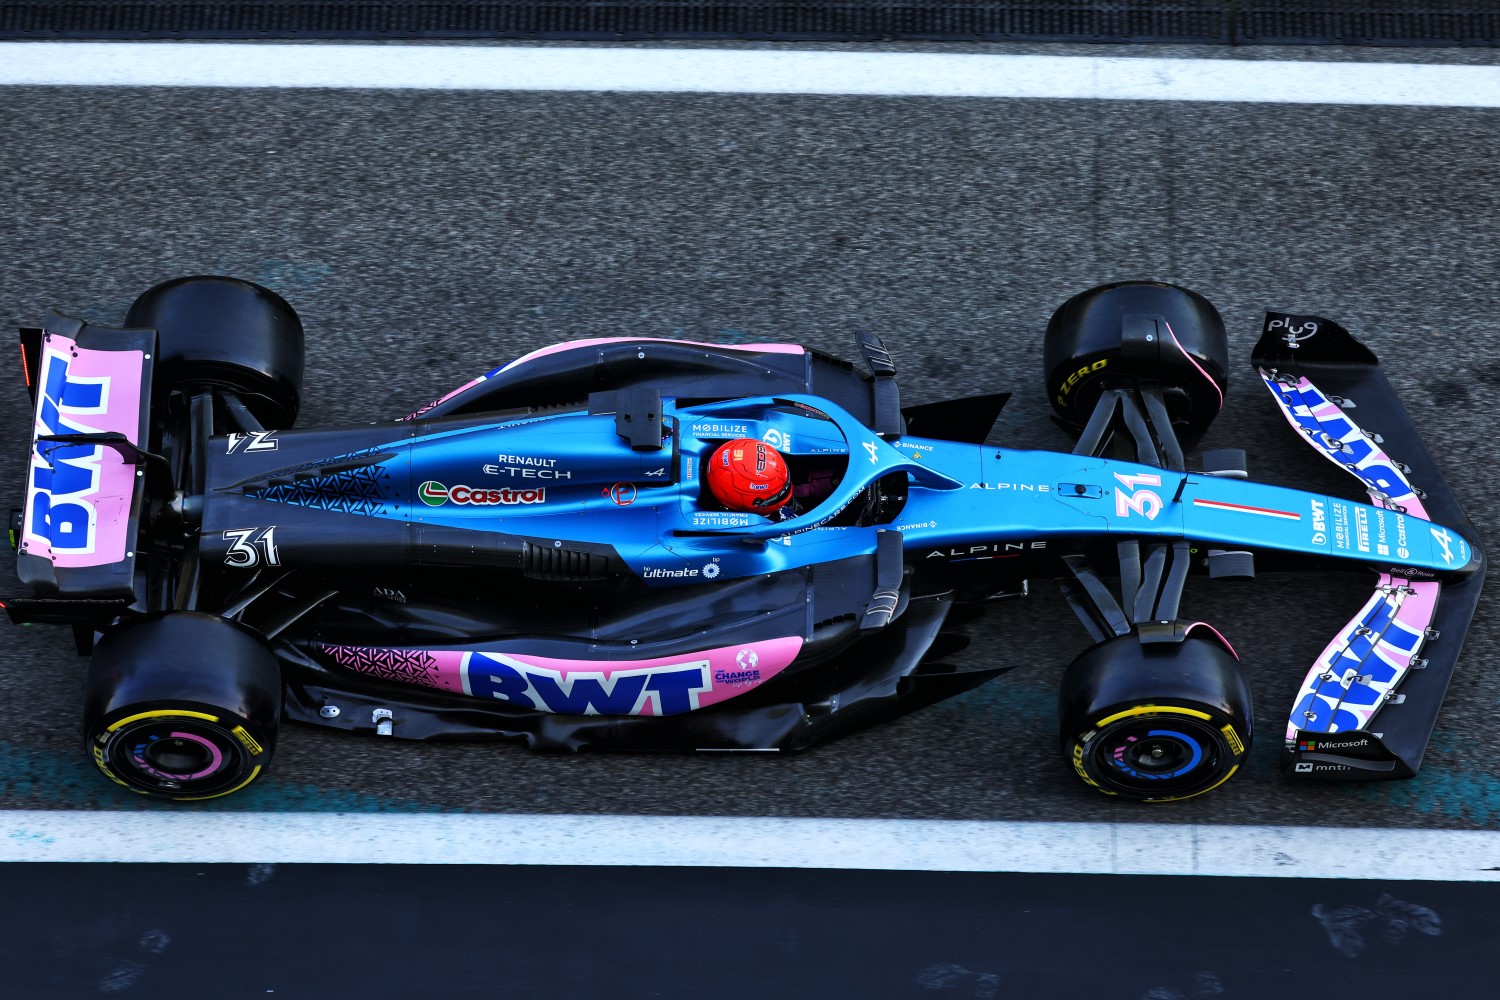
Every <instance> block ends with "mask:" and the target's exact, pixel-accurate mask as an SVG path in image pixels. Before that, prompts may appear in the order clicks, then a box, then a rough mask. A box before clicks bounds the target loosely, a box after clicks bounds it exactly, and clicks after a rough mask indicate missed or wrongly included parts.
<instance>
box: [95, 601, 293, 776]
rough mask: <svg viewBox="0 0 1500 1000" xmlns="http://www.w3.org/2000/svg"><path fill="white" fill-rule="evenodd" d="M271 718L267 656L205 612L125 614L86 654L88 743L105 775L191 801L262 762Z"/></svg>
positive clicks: (276, 719) (275, 715) (272, 681)
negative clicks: (89, 656) (134, 616)
mask: <svg viewBox="0 0 1500 1000" xmlns="http://www.w3.org/2000/svg"><path fill="white" fill-rule="evenodd" d="M280 718H281V678H280V669H279V668H278V666H277V664H276V658H275V656H274V655H273V654H272V653H271V651H270V649H269V648H267V646H266V644H265V642H264V641H263V640H261V638H260V637H259V636H258V635H256V634H255V633H253V632H252V631H251V630H249V629H247V628H245V627H244V626H242V625H240V624H238V623H237V622H232V621H229V620H227V619H224V618H219V617H217V616H215V615H208V614H201V613H199V612H195V611H172V612H165V613H161V614H157V615H154V616H150V617H147V618H144V619H140V620H137V621H129V622H125V623H123V624H121V625H120V626H119V627H117V628H116V629H115V630H114V631H112V632H110V633H108V634H107V635H106V636H105V637H104V638H103V639H101V640H100V642H99V644H98V646H97V647H96V649H95V651H94V656H93V660H92V662H91V663H90V664H89V672H88V682H87V686H86V693H85V702H84V739H85V744H86V747H87V750H88V753H89V755H90V757H91V758H92V760H93V761H94V763H95V765H96V766H97V767H98V768H99V770H101V771H102V772H104V775H105V777H107V778H109V779H110V780H111V781H114V782H115V783H117V784H120V785H123V786H124V787H126V788H129V789H130V790H131V791H135V792H139V793H141V794H143V795H148V796H151V797H152V798H158V799H168V800H173V801H179V802H191V801H196V800H200V799H211V798H216V797H218V796H221V795H228V794H229V793H231V792H236V791H239V790H240V789H241V788H244V787H245V786H246V785H248V784H250V783H251V782H252V781H254V780H255V779H256V778H257V777H259V776H260V773H261V772H262V771H263V770H264V769H265V767H266V765H267V764H269V763H270V760H271V752H272V750H273V748H274V746H275V742H276V734H277V729H278V726H279V723H280Z"/></svg>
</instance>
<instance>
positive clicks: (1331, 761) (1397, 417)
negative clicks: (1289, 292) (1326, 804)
mask: <svg viewBox="0 0 1500 1000" xmlns="http://www.w3.org/2000/svg"><path fill="white" fill-rule="evenodd" d="M1252 359H1253V361H1254V363H1255V365H1256V368H1257V369H1258V370H1259V373H1260V376H1261V379H1262V380H1263V381H1264V382H1265V384H1266V386H1267V387H1268V388H1269V389H1270V390H1271V393H1272V395H1273V397H1274V398H1275V400H1276V403H1277V405H1278V406H1279V407H1280V409H1281V411H1282V413H1283V415H1284V416H1285V417H1286V418H1287V420H1288V422H1289V423H1290V424H1291V425H1292V427H1293V428H1295V429H1296V430H1297V431H1298V432H1299V433H1300V434H1301V435H1302V436H1303V438H1304V439H1305V440H1306V441H1307V442H1308V443H1309V444H1311V445H1312V446H1313V447H1314V448H1316V449H1317V450H1318V451H1319V452H1320V453H1321V454H1323V455H1324V456H1325V457H1327V458H1329V459H1330V460H1331V461H1333V462H1334V463H1336V464H1338V465H1339V466H1340V467H1341V468H1343V469H1345V470H1346V471H1348V472H1350V473H1352V474H1353V475H1354V476H1355V477H1356V478H1358V479H1359V480H1360V481H1361V482H1362V483H1363V484H1364V486H1365V488H1366V490H1367V491H1368V492H1369V494H1370V497H1371V502H1372V503H1374V504H1375V505H1376V506H1377V507H1383V508H1386V509H1392V510H1399V511H1402V512H1404V513H1407V514H1410V515H1415V516H1417V517H1422V518H1426V519H1428V520H1430V521H1434V522H1438V523H1439V524H1441V525H1451V526H1453V527H1454V528H1457V529H1459V530H1460V531H1462V532H1463V533H1464V534H1465V535H1467V536H1468V537H1469V538H1471V539H1476V540H1477V539H1478V537H1479V535H1478V532H1477V531H1476V530H1475V528H1474V526H1473V524H1472V523H1470V521H1469V519H1468V518H1467V517H1466V516H1465V515H1464V512H1463V509H1462V507H1461V506H1460V505H1459V502H1458V498H1457V496H1456V495H1455V494H1454V492H1453V490H1452V488H1451V487H1449V485H1448V483H1447V482H1446V481H1445V480H1444V479H1443V476H1442V473H1441V472H1440V471H1439V469H1438V466H1437V463H1436V461H1435V460H1434V459H1433V456H1432V454H1431V452H1430V451H1429V450H1428V448H1427V446H1426V444H1425V443H1424V442H1423V441H1422V437H1421V435H1420V434H1419V433H1418V432H1417V429H1416V426H1415V425H1414V424H1413V423H1412V420H1411V417H1410V416H1409V415H1408V414H1407V412H1406V409H1405V408H1404V407H1403V406H1402V405H1401V401H1400V399H1399V398H1398V397H1397V395H1396V392H1395V390H1394V389H1392V388H1391V385H1390V382H1388V381H1387V380H1386V377H1385V374H1384V373H1383V372H1382V371H1381V370H1380V366H1379V362H1378V360H1377V359H1376V357H1375V355H1374V354H1373V353H1372V352H1371V351H1369V350H1368V349H1367V348H1366V347H1364V345H1362V344H1360V343H1359V341H1357V340H1355V338H1354V337H1353V336H1351V335H1350V334H1349V333H1348V332H1347V331H1346V330H1344V329H1343V328H1342V327H1340V326H1339V325H1338V324H1336V323H1332V322H1330V321H1328V320H1325V319H1321V318H1319V317H1315V316H1292V315H1288V314H1285V313H1268V314H1267V315H1266V323H1265V328H1264V331H1263V332H1262V335H1261V339H1260V342H1259V343H1258V344H1257V345H1256V347H1255V351H1254V353H1253V355H1252ZM1391 520H1392V521H1393V522H1400V519H1395V518H1393V519H1391ZM1383 529H1384V521H1381V522H1380V523H1379V525H1376V526H1371V525H1342V526H1340V525H1329V526H1328V530H1330V531H1338V530H1342V531H1344V532H1346V533H1348V534H1349V535H1350V538H1351V542H1350V543H1351V544H1356V545H1358V546H1359V547H1360V548H1361V549H1362V550H1364V549H1365V547H1366V546H1368V550H1369V551H1370V553H1371V555H1372V557H1374V558H1375V559H1378V558H1379V557H1380V556H1383V555H1389V556H1391V558H1392V566H1391V567H1390V569H1389V570H1388V571H1387V572H1385V573H1383V574H1381V576H1380V578H1379V580H1378V582H1377V584H1376V587H1375V591H1374V593H1373V594H1372V595H1371V597H1370V599H1369V600H1368V601H1367V602H1366V603H1365V605H1364V607H1363V608H1361V609H1360V611H1359V612H1358V613H1357V614H1356V615H1355V616H1354V617H1353V618H1352V619H1350V621H1349V623H1348V624H1347V625H1346V626H1344V628H1343V629H1341V630H1340V631H1339V633H1338V634H1337V635H1336V636H1335V637H1334V638H1333V640H1332V641H1331V642H1330V643H1329V644H1328V645H1327V646H1326V647H1325V648H1324V649H1323V651H1322V653H1320V654H1319V655H1318V657H1317V659H1316V660H1314V662H1313V664H1312V666H1311V668H1310V669H1309V670H1308V672H1307V676H1306V677H1305V678H1304V680H1303V682H1302V684H1301V686H1300V688H1299V689H1298V692H1297V696H1296V698H1295V700H1294V703H1293V706H1292V710H1291V713H1290V715H1289V718H1288V720H1287V726H1286V752H1285V755H1284V757H1283V768H1284V770H1285V772H1286V773H1287V774H1288V775H1289V776H1291V777H1295V778H1335V779H1346V780H1371V779H1382V778H1409V777H1411V776H1412V775H1414V774H1416V773H1417V771H1418V769H1419V768H1421V766H1422V757H1423V755H1424V754H1425V752H1426V750H1427V743H1428V740H1429V739H1430V738H1431V735H1432V730H1433V727H1434V725H1435V724H1436V721H1437V714H1438V711H1439V709H1440V708H1441V706H1442V701H1443V696H1444V694H1445V692H1446V691H1447V689H1448V683H1449V681H1450V679H1451V678H1452V676H1453V670H1454V666H1455V665H1456V663H1457V661H1458V654H1459V651H1460V649H1461V648H1462V646H1463V640H1464V636H1465V634H1466V633H1467V632H1468V628H1469V622H1470V621H1471V620H1472V618H1473V616H1474V610H1475V607H1476V606H1477V604H1478V602H1479V594H1480V590H1481V589H1482V588H1483V586H1484V575H1485V566H1484V556H1483V553H1482V552H1480V551H1478V550H1477V547H1476V550H1475V551H1474V552H1472V553H1471V552H1469V551H1468V547H1467V545H1466V544H1465V543H1464V542H1463V541H1462V540H1460V539H1454V538H1453V537H1452V535H1451V533H1449V532H1447V531H1446V530H1445V529H1444V528H1442V527H1439V526H1437V525H1434V526H1432V527H1431V528H1430V530H1431V532H1432V535H1433V539H1434V541H1435V542H1436V543H1437V544H1438V546H1439V547H1440V548H1441V550H1442V551H1443V552H1444V554H1445V555H1449V556H1451V557H1452V560H1453V566H1454V569H1455V570H1457V569H1462V568H1464V567H1465V566H1468V567H1470V569H1471V571H1470V572H1468V573H1467V575H1462V576H1455V577H1452V578H1446V579H1444V580H1442V581H1441V582H1439V581H1437V580H1434V579H1428V578H1427V576H1428V574H1426V573H1421V572H1418V571H1413V570H1411V569H1410V568H1406V569H1403V568H1402V567H1401V566H1400V565H1399V561H1400V559H1402V558H1403V557H1404V554H1405V539H1404V538H1400V537H1389V538H1387V537H1384V531H1383Z"/></svg>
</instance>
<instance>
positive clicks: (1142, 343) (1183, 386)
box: [1042, 281, 1229, 448]
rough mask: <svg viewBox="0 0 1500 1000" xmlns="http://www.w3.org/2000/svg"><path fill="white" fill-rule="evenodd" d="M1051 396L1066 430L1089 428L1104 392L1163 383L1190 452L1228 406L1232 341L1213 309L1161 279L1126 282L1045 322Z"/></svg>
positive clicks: (1084, 297)
mask: <svg viewBox="0 0 1500 1000" xmlns="http://www.w3.org/2000/svg"><path fill="white" fill-rule="evenodd" d="M1042 360H1043V368H1044V372H1045V377H1046V388H1047V395H1048V398H1049V399H1050V400H1051V402H1052V409H1053V411H1054V412H1055V413H1056V414H1057V416H1058V419H1059V420H1060V421H1061V422H1062V424H1063V426H1064V427H1066V428H1067V429H1068V430H1069V431H1071V432H1072V433H1073V434H1074V435H1075V436H1076V435H1077V434H1078V433H1079V432H1080V431H1082V430H1083V426H1084V424H1086V423H1087V422H1088V419H1089V415H1090V414H1091V413H1092V412H1093V410H1094V404H1095V403H1097V402H1098V401H1099V396H1100V395H1101V394H1102V393H1103V392H1104V390H1105V389H1108V388H1115V387H1126V386H1129V385H1131V384H1134V383H1148V382H1149V383H1154V384H1156V385H1159V386H1160V387H1161V390H1162V395H1163V396H1164V397H1165V399H1166V404H1167V414H1168V416H1169V417H1170V418H1171V421H1172V427H1173V430H1174V431H1175V432H1176V434H1177V438H1178V440H1179V441H1180V442H1181V443H1182V445H1183V447H1184V448H1189V447H1192V446H1193V445H1194V444H1196V443H1197V441H1198V439H1199V438H1201V437H1202V436H1203V432H1204V431H1206V430H1208V426H1209V424H1211V423H1212V422H1213V419H1214V417H1215V416H1217V415H1218V412H1219V410H1220V409H1221V408H1222V407H1223V405H1224V393H1225V392H1226V391H1227V389H1228V387H1229V378H1228V372H1229V339H1228V337H1227V335H1226V334H1225V332H1224V321H1223V320H1222V319H1221V318H1220V317H1219V313H1218V310H1216V309H1215V308H1214V307H1213V305H1212V303H1210V302H1209V301H1208V300H1207V299H1205V298H1204V297H1203V296H1201V295H1199V294H1198V293H1197V292H1193V291H1189V290H1188V289H1186V288H1182V287H1179V286H1177V285H1169V284H1165V283H1163V282H1159V281H1121V282H1116V283H1114V284H1110V285H1100V286H1099V287H1097V288H1091V289H1089V290H1088V291H1086V292H1082V293H1080V294H1078V295H1075V296H1073V297H1072V298H1071V299H1069V300H1068V301H1066V302H1064V303H1063V304H1062V305H1061V306H1059V307H1058V309H1057V311H1056V312H1055V313H1053V314H1052V319H1051V321H1050V322H1049V323H1048V324H1047V334H1046V338H1045V340H1044V341H1043V345H1042Z"/></svg>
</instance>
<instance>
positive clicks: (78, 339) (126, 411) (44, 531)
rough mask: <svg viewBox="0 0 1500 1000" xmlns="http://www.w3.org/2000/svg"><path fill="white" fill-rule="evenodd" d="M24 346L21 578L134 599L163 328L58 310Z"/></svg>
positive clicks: (46, 593)
mask: <svg viewBox="0 0 1500 1000" xmlns="http://www.w3.org/2000/svg"><path fill="white" fill-rule="evenodd" d="M21 348H22V360H23V363H24V364H25V365H26V369H27V385H28V389H29V390H30V391H31V394H32V399H33V402H34V407H33V410H32V414H33V418H32V432H31V457H30V461H29V463H28V465H27V469H26V485H25V506H24V509H23V512H22V518H21V525H20V531H19V533H18V537H17V540H16V544H17V552H18V555H17V557H16V572H17V575H18V576H20V578H21V580H22V582H24V583H26V584H29V585H30V586H32V587H33V588H35V589H36V591H37V593H38V594H39V595H41V596H43V597H52V598H91V599H114V600H129V599H130V598H132V596H133V594H134V591H135V561H136V539H137V533H138V530H139V527H140V517H141V509H142V503H143V498H144V495H145V489H144V487H145V477H144V474H143V470H142V469H141V468H140V462H141V457H140V456H141V451H142V450H143V449H145V448H147V447H148V446H149V410H150V405H151V373H152V355H153V353H154V352H155V350H156V331H154V330H110V329H104V328H101V327H95V326H88V325H86V324H84V323H83V322H82V321H80V320H76V319H69V318H68V317H66V316H61V315H58V314H57V313H49V314H48V315H47V319H46V322H45V327H44V329H43V330H41V331H36V330H23V331H22V334H21Z"/></svg>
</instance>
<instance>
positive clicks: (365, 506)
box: [245, 452, 391, 514]
mask: <svg viewBox="0 0 1500 1000" xmlns="http://www.w3.org/2000/svg"><path fill="white" fill-rule="evenodd" d="M372 453H373V452H372ZM356 457H358V456H345V457H344V458H343V459H324V460H322V461H319V462H316V463H312V464H311V465H309V466H307V467H308V468H317V467H318V466H327V465H333V464H335V463H337V462H341V461H348V460H350V459H352V458H356ZM294 472H295V470H293V469H284V470H278V471H277V472H275V473H273V474H272V475H274V476H275V477H276V478H278V479H279V478H283V477H285V476H287V475H288V474H291V473H294ZM390 479H391V474H390V471H389V470H388V469H386V467H385V466H384V465H366V466H363V467H361V468H358V469H346V470H343V471H340V472H334V473H331V474H329V475H325V476H308V477H306V478H299V479H294V480H292V481H291V482H289V483H276V484H274V485H269V486H247V487H246V488H245V495H246V496H248V497H255V498H257V499H260V500H272V501H275V502H277V503H289V504H296V505H297V506H299V507H316V508H317V509H319V510H337V511H342V512H344V513H346V514H377V513H381V512H383V511H384V510H385V505H386V501H387V500H388V499H389V487H390Z"/></svg>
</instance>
